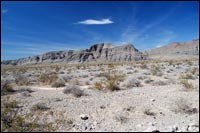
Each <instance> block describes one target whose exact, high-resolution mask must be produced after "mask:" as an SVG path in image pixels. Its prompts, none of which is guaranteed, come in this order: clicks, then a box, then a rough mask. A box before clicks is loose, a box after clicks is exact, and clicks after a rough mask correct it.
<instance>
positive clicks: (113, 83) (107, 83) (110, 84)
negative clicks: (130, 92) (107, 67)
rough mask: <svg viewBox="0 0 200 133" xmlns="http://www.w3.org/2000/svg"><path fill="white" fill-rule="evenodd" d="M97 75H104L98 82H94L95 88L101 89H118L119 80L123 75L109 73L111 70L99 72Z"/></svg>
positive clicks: (122, 78) (121, 79)
mask: <svg viewBox="0 0 200 133" xmlns="http://www.w3.org/2000/svg"><path fill="white" fill-rule="evenodd" d="M98 76H100V77H104V78H105V79H103V80H102V81H100V82H96V83H95V88H96V89H98V90H101V89H103V88H106V89H108V90H111V91H116V90H120V88H119V86H118V85H119V82H121V81H123V80H124V77H125V75H118V74H115V73H114V74H111V72H104V73H100V74H99V75H98Z"/></svg>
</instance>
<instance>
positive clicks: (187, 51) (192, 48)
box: [147, 39, 199, 56]
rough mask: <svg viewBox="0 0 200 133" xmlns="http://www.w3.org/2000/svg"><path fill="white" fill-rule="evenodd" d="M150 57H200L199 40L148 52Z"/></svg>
mask: <svg viewBox="0 0 200 133" xmlns="http://www.w3.org/2000/svg"><path fill="white" fill-rule="evenodd" d="M147 52H148V54H149V55H150V56H154V55H171V56H176V55H199V39H196V40H192V41H191V42H175V43H172V44H169V45H166V46H162V47H159V48H155V49H152V50H149V51H147Z"/></svg>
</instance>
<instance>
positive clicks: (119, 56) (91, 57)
mask: <svg viewBox="0 0 200 133" xmlns="http://www.w3.org/2000/svg"><path fill="white" fill-rule="evenodd" d="M141 59H145V56H144V55H142V53H141V52H140V51H138V50H137V49H136V48H135V47H134V46H133V45H131V44H126V45H122V46H115V47H114V46H112V44H104V43H101V44H95V45H93V46H91V47H90V48H89V49H86V50H77V51H75V50H67V51H54V52H48V53H45V54H42V55H38V56H33V57H28V58H21V59H18V60H9V61H2V62H1V64H2V65H28V64H49V63H84V62H122V61H134V60H141Z"/></svg>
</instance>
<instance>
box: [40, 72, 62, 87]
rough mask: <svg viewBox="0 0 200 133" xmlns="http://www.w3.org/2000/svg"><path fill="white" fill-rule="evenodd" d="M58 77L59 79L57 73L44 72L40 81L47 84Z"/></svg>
mask: <svg viewBox="0 0 200 133" xmlns="http://www.w3.org/2000/svg"><path fill="white" fill-rule="evenodd" d="M57 79H58V76H57V74H56V73H42V74H41V75H40V76H39V81H40V82H42V83H44V84H47V85H49V84H52V83H53V82H54V81H56V80H57Z"/></svg>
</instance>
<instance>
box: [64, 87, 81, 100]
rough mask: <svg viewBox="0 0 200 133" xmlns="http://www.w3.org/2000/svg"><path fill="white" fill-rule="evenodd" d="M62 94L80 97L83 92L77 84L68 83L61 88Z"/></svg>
mask: <svg viewBox="0 0 200 133" xmlns="http://www.w3.org/2000/svg"><path fill="white" fill-rule="evenodd" d="M63 93H64V94H73V95H74V96H75V97H81V96H84V95H85V93H84V91H83V90H81V89H80V87H79V86H76V85H68V86H66V88H65V89H64V90H63Z"/></svg>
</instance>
